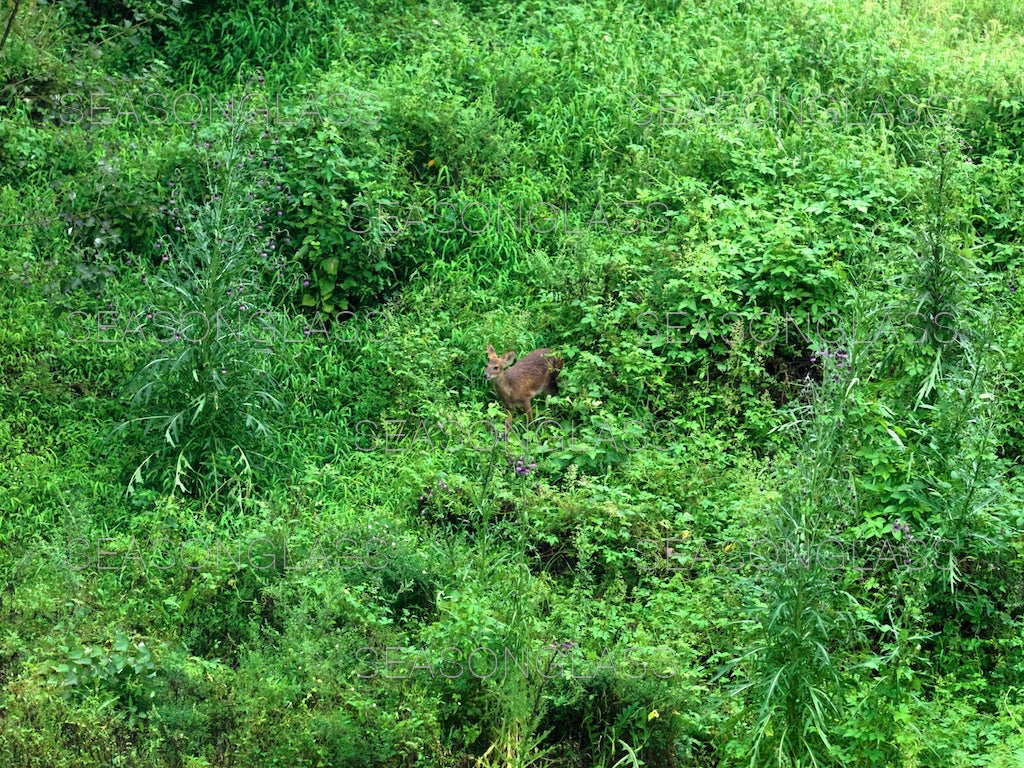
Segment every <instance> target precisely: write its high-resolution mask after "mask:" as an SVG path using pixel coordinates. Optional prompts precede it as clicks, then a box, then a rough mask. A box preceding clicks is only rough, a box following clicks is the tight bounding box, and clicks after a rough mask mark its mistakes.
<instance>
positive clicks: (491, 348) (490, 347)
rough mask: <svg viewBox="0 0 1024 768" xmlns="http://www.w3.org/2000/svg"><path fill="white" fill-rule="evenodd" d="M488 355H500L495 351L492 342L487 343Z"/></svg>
mask: <svg viewBox="0 0 1024 768" xmlns="http://www.w3.org/2000/svg"><path fill="white" fill-rule="evenodd" d="M487 356H488V357H497V356H498V355H497V354H496V353H495V352H494V347H492V346H491V345H490V344H488V345H487Z"/></svg>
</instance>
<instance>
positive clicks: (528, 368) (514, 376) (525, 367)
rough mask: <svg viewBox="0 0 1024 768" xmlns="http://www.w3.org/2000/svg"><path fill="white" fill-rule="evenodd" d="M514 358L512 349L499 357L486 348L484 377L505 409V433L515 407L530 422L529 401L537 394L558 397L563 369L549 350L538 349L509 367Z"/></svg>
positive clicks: (490, 348)
mask: <svg viewBox="0 0 1024 768" xmlns="http://www.w3.org/2000/svg"><path fill="white" fill-rule="evenodd" d="M515 359H516V353H515V351H514V350H511V351H509V352H506V353H505V354H504V355H502V356H501V357H498V355H497V354H496V353H495V351H494V347H492V346H491V345H490V344H488V345H487V367H486V368H484V378H485V379H487V380H488V381H489V382H491V385H492V386H493V387H494V391H495V392H497V393H498V397H499V398H501V402H502V403H504V404H505V407H506V408H507V409H508V418H506V419H505V430H506V431H509V430H511V429H512V414H513V413H514V412H515V409H516V408H519V409H520V410H522V411H525V412H526V418H527V419H528V420H529V421H530V422H532V421H533V409H532V408H530V400H531V399H533V398H534V397H535V396H536V395H539V394H540V393H542V392H543V393H545V394H548V395H557V394H558V374H559V372H561V370H562V364H563V360H562V358H560V357H558V356H557V355H556V354H555V353H553V352H552V351H551V350H550V349H537V350H534V351H533V352H531V353H530V354H528V355H527V356H526V357H524V358H522V359H521V360H520V361H519V362H518V363H516V364H515V365H512V362H513V361H514V360H515Z"/></svg>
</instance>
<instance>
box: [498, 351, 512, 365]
mask: <svg viewBox="0 0 1024 768" xmlns="http://www.w3.org/2000/svg"><path fill="white" fill-rule="evenodd" d="M515 359H516V351H515V350H514V349H510V350H509V351H508V352H506V353H505V354H504V355H502V356H501V364H502V365H512V361H513V360H515Z"/></svg>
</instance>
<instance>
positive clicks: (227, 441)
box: [115, 118, 301, 499]
mask: <svg viewBox="0 0 1024 768" xmlns="http://www.w3.org/2000/svg"><path fill="white" fill-rule="evenodd" d="M213 130H214V131H216V132H219V133H221V134H222V135H221V136H220V138H219V140H218V138H217V137H216V136H214V137H210V138H213V142H210V141H205V140H203V139H202V137H199V138H198V139H197V141H196V144H195V148H196V150H197V151H198V152H204V151H206V152H207V153H206V154H205V166H206V167H205V172H206V185H207V186H206V189H201V190H198V191H197V192H194V193H190V192H189V191H188V190H187V189H184V188H177V187H175V186H174V184H175V182H173V181H168V182H167V186H168V194H169V203H168V209H167V210H168V214H169V216H170V220H171V221H172V222H173V230H172V231H170V233H169V236H168V237H166V238H162V239H161V241H160V242H158V243H157V252H158V253H163V254H164V255H163V256H161V257H158V258H159V262H158V264H157V265H156V267H155V268H153V269H151V270H149V274H142V275H141V276H140V281H141V282H143V283H145V284H146V285H147V286H149V293H150V296H151V298H152V301H153V304H154V311H152V312H147V313H146V321H147V323H148V322H151V323H152V325H151V326H146V329H147V330H151V331H152V332H153V334H154V335H155V336H156V337H157V340H158V341H159V342H161V344H160V348H159V352H158V353H157V354H156V355H155V356H153V357H152V359H150V360H148V361H147V362H146V363H145V364H144V365H142V366H141V368H140V369H139V370H138V371H137V373H136V375H135V376H134V377H133V378H132V380H131V382H130V383H129V386H128V394H129V397H130V413H129V415H128V418H126V419H125V420H124V421H122V422H121V423H120V424H118V425H117V427H116V428H115V434H132V433H134V432H138V431H141V435H140V436H139V439H140V440H141V443H140V445H144V446H147V447H146V449H145V450H146V455H145V457H144V458H142V460H141V461H140V462H139V463H138V464H137V466H136V467H135V468H134V470H133V472H132V474H131V479H130V480H129V482H128V492H129V493H131V492H132V491H133V490H134V489H135V488H136V486H137V485H138V484H139V483H140V482H143V481H150V480H151V481H153V482H154V483H156V484H157V485H158V486H160V487H162V488H163V489H164V490H167V491H169V492H171V493H175V492H181V493H187V494H193V495H198V496H201V497H203V498H207V499H211V498H216V497H218V496H220V495H221V494H222V493H224V492H225V491H227V490H229V489H236V490H244V489H247V488H251V486H252V482H253V479H254V477H255V473H254V470H255V467H256V466H257V465H258V463H259V461H260V459H261V455H260V454H259V453H258V452H257V451H258V448H259V446H260V444H261V442H262V441H265V440H266V439H267V438H269V437H271V435H272V434H273V432H274V417H275V414H277V413H279V412H280V411H281V410H282V409H283V408H284V406H285V403H284V400H283V399H282V394H281V385H280V384H279V383H278V382H277V381H276V379H275V377H274V374H273V368H274V366H272V365H271V356H273V355H280V354H282V353H284V352H285V351H286V350H287V349H288V345H287V344H284V343H276V342H281V341H283V338H282V336H283V335H285V334H288V333H294V331H289V330H288V329H287V317H286V315H285V314H284V312H283V310H282V308H281V307H282V303H283V299H284V297H285V296H287V295H288V286H287V282H286V281H289V280H291V278H292V275H291V263H290V262H289V260H288V258H287V257H282V256H281V255H280V254H281V253H282V250H284V249H285V248H286V247H287V246H286V243H288V242H289V241H290V238H288V237H287V235H286V233H284V235H283V236H282V234H281V233H279V232H278V225H276V223H275V219H276V218H277V216H279V215H280V211H279V210H274V205H272V204H268V203H272V202H273V200H272V196H268V194H267V193H266V190H267V189H268V188H269V187H270V186H271V185H272V181H273V179H272V178H270V176H269V175H268V172H267V170H266V166H267V162H266V161H265V160H261V156H262V153H261V152H260V150H259V139H258V131H257V129H256V128H255V127H254V126H252V125H250V124H247V123H246V122H245V121H244V119H241V118H237V119H231V120H228V121H226V122H225V123H224V124H222V125H221V126H220V127H219V131H218V128H217V127H214V129H213ZM218 143H219V145H220V148H219V149H218V148H217V144H218ZM211 146H213V147H214V149H213V151H209V150H210V148H211ZM268 153H269V151H268ZM273 186H276V185H273ZM300 338H301V337H300Z"/></svg>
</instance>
